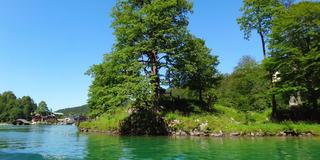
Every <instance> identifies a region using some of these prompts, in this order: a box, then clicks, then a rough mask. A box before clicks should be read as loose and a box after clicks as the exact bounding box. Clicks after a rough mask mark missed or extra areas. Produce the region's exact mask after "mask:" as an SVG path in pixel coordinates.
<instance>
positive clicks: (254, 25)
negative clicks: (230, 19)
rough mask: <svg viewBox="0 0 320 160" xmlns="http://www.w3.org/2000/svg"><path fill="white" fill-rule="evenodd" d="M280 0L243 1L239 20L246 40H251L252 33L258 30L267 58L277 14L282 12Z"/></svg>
mask: <svg viewBox="0 0 320 160" xmlns="http://www.w3.org/2000/svg"><path fill="white" fill-rule="evenodd" d="M282 8H283V7H282V5H281V3H280V2H279V1H278V0H243V6H242V8H241V9H240V11H241V12H242V17H240V18H238V19H237V22H238V24H239V25H240V29H241V30H242V31H243V32H244V38H245V39H247V40H249V39H250V36H251V31H252V30H256V31H257V32H258V34H259V36H260V38H261V43H262V50H263V57H264V58H266V57H267V51H266V45H267V42H268V41H269V39H268V35H269V34H270V31H271V27H272V20H273V18H274V16H275V14H277V13H279V12H280V11H281V10H282Z"/></svg>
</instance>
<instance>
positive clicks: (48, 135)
mask: <svg viewBox="0 0 320 160" xmlns="http://www.w3.org/2000/svg"><path fill="white" fill-rule="evenodd" d="M6 159H8V160H24V159H30V160H38V159H106V160H108V159H121V160H125V159H164V160H171V159H177V160H187V159H195V160H196V159H217V160H221V159H230V160H234V159H243V160H248V159H254V160H256V159H265V160H272V159H279V160H282V159H284V160H285V159H303V160H311V159H314V160H316V159H320V138H317V137H305V138H294V137H288V138H280V137H267V138H205V137H203V138H201V137H176V138H174V137H119V136H107V135H99V134H83V133H78V132H77V128H76V127H75V126H0V160H6Z"/></svg>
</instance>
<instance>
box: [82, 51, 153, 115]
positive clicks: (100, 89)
mask: <svg viewBox="0 0 320 160" xmlns="http://www.w3.org/2000/svg"><path fill="white" fill-rule="evenodd" d="M125 53H127V52H113V54H106V55H105V57H104V61H103V62H102V63H101V64H98V65H94V66H92V67H91V68H90V70H89V71H88V74H89V75H91V76H92V77H93V78H94V80H93V82H92V84H91V86H90V89H89V100H88V105H89V108H90V114H91V116H98V115H100V114H102V113H104V112H106V111H107V110H109V109H112V108H114V107H119V106H124V105H128V104H132V103H135V102H140V101H142V100H144V101H148V100H149V99H150V97H149V96H148V93H149V92H150V91H151V89H150V86H149V84H148V82H147V81H146V78H145V77H143V76H141V74H140V68H141V64H140V63H139V62H138V61H133V60H132V58H126V57H127V56H128V55H130V54H125Z"/></svg>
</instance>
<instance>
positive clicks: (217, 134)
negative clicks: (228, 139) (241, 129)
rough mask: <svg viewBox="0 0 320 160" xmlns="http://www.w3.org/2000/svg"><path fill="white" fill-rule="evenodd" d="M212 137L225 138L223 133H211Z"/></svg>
mask: <svg viewBox="0 0 320 160" xmlns="http://www.w3.org/2000/svg"><path fill="white" fill-rule="evenodd" d="M210 136H212V137H223V133H211V134H210Z"/></svg>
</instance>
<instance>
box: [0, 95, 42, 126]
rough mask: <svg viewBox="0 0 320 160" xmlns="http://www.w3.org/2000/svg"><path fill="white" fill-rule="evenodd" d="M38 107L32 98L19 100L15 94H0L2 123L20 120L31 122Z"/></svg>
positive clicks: (0, 119)
mask: <svg viewBox="0 0 320 160" xmlns="http://www.w3.org/2000/svg"><path fill="white" fill-rule="evenodd" d="M36 108H37V105H36V104H35V103H34V101H33V100H32V98H31V97H29V96H23V97H22V98H17V97H16V96H15V95H14V93H13V92H11V91H7V92H3V93H2V94H0V122H11V121H14V120H16V119H18V118H23V119H27V120H30V119H31V114H32V113H33V112H34V111H35V109H36Z"/></svg>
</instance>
